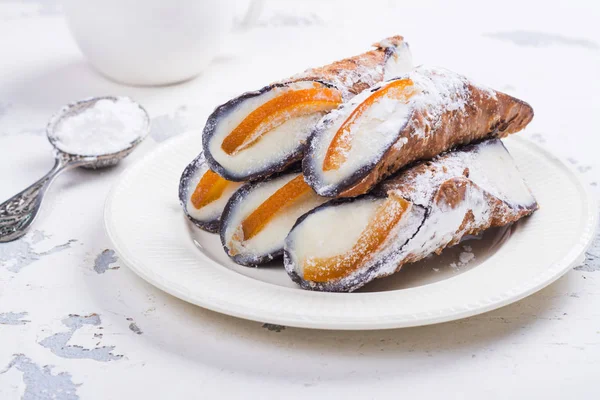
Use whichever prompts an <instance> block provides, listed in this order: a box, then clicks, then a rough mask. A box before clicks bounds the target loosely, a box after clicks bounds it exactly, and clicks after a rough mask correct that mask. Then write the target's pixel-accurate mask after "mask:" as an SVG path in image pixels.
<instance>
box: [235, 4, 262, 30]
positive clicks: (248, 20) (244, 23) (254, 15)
mask: <svg viewBox="0 0 600 400" xmlns="http://www.w3.org/2000/svg"><path fill="white" fill-rule="evenodd" d="M264 3H265V1H264V0H250V4H249V5H248V9H247V10H246V14H245V15H244V18H242V20H241V22H240V25H239V27H240V28H242V29H249V28H250V27H251V26H252V25H255V24H256V23H257V22H258V17H260V13H261V12H262V9H263V5H264Z"/></svg>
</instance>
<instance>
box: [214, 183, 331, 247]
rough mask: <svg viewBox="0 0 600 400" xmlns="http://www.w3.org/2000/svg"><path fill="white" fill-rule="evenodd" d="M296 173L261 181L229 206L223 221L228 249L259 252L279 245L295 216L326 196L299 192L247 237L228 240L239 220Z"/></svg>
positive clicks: (314, 205)
mask: <svg viewBox="0 0 600 400" xmlns="http://www.w3.org/2000/svg"><path fill="white" fill-rule="evenodd" d="M298 175H299V174H290V175H285V176H282V177H280V178H277V179H274V180H273V181H270V182H266V183H263V184H261V185H260V186H259V187H257V188H256V189H255V190H253V191H251V192H250V193H248V194H247V195H246V197H245V198H244V199H242V200H241V201H240V202H239V203H238V204H237V205H236V207H235V209H234V210H232V213H231V214H230V216H229V218H228V220H227V221H225V223H226V224H227V225H226V228H225V238H226V243H227V245H228V247H230V250H234V252H236V253H238V254H252V255H263V254H268V253H271V252H274V251H277V250H279V249H282V248H283V243H284V240H285V237H286V236H287V234H288V233H289V231H290V229H292V226H294V224H295V223H296V220H297V219H298V218H299V217H300V216H301V215H303V214H305V213H307V212H308V211H310V210H312V209H313V208H315V207H317V206H319V205H321V204H323V203H324V202H325V201H327V200H329V199H327V198H324V197H320V196H318V195H317V194H315V193H314V192H312V191H311V192H310V193H307V194H304V195H302V197H301V198H299V199H298V201H296V202H293V203H290V205H289V206H287V207H285V208H284V209H283V210H281V211H280V212H278V213H277V214H276V215H275V216H274V217H273V218H272V219H271V220H270V221H269V222H268V223H267V225H266V226H265V227H264V228H263V229H262V230H261V231H260V232H259V233H258V234H257V235H256V236H254V237H252V238H251V239H250V240H245V241H243V242H239V241H232V237H233V235H234V233H235V232H236V231H237V230H238V229H240V227H241V224H242V222H243V221H244V220H245V219H246V218H247V217H248V216H249V215H250V214H252V212H254V210H256V209H257V208H258V207H259V206H260V205H261V204H262V203H264V202H265V201H266V200H267V199H268V198H269V197H271V196H272V195H273V194H274V193H275V192H276V191H277V190H279V189H280V188H281V187H283V186H284V185H285V184H287V183H288V182H289V181H291V180H292V179H294V178H296V177H297V176H298Z"/></svg>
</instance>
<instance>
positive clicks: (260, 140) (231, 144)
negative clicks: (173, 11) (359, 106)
mask: <svg viewBox="0 0 600 400" xmlns="http://www.w3.org/2000/svg"><path fill="white" fill-rule="evenodd" d="M374 46H375V47H376V49H375V50H371V51H369V52H366V53H363V54H361V55H358V56H355V57H352V58H348V59H345V60H341V61H337V62H334V63H333V64H330V65H327V66H324V67H321V68H315V69H311V70H308V71H305V72H304V73H302V74H300V75H296V76H293V77H291V78H290V79H288V80H284V81H281V82H278V83H274V84H271V85H269V86H265V87H264V88H262V89H260V90H257V91H254V92H247V93H244V94H242V95H240V96H238V97H236V98H234V99H232V100H230V101H228V102H227V103H225V104H223V105H220V106H219V107H217V108H216V109H215V111H214V112H213V113H212V114H211V115H210V116H209V118H208V121H207V123H206V126H205V128H204V134H203V148H204V153H205V155H206V159H207V162H208V164H209V165H210V168H211V169H212V170H213V171H215V172H217V173H218V174H219V175H221V176H222V177H224V178H225V179H228V180H231V181H248V180H255V179H258V178H264V177H267V176H270V175H272V174H274V173H276V172H280V171H283V170H285V169H286V168H287V167H289V166H290V165H291V164H293V163H294V162H296V161H299V160H300V159H301V158H302V154H303V150H304V147H305V144H306V139H307V137H308V135H309V134H310V132H311V130H312V128H313V127H314V126H315V124H316V123H317V122H318V121H319V120H320V119H321V117H322V116H323V115H324V114H326V113H327V112H329V111H330V110H332V109H334V108H336V107H337V106H338V105H339V104H341V103H342V102H343V101H345V100H347V99H349V98H351V97H352V96H354V95H355V94H357V93H359V92H361V91H362V90H364V89H366V88H368V87H371V86H373V85H374V84H376V83H378V82H381V81H382V80H384V79H389V78H392V77H394V76H398V75H400V74H402V73H405V72H407V71H408V70H409V69H410V68H411V67H412V61H411V57H410V51H409V49H408V45H407V44H406V43H405V42H404V40H403V38H402V37H401V36H394V37H390V38H388V39H385V40H383V41H381V42H379V43H377V44H375V45H374Z"/></svg>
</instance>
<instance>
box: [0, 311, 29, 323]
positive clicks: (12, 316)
mask: <svg viewBox="0 0 600 400" xmlns="http://www.w3.org/2000/svg"><path fill="white" fill-rule="evenodd" d="M26 316H27V312H25V311H22V312H6V313H0V325H25V324H27V323H28V322H31V321H29V320H26V319H23V318H25V317H26Z"/></svg>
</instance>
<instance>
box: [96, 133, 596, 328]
mask: <svg viewBox="0 0 600 400" xmlns="http://www.w3.org/2000/svg"><path fill="white" fill-rule="evenodd" d="M505 144H506V146H507V147H508V149H509V150H510V152H511V154H512V155H513V157H514V158H515V160H516V162H517V164H518V165H519V168H520V170H521V172H522V173H523V175H524V177H525V179H526V181H527V182H528V184H529V186H530V188H531V190H532V191H533V193H534V195H535V196H536V198H537V200H538V202H539V204H540V206H541V208H540V210H539V211H537V212H536V213H535V214H534V215H533V216H531V217H530V218H527V219H525V220H523V221H521V222H519V223H518V224H516V225H515V226H513V227H511V228H510V229H498V230H494V231H491V232H489V233H487V234H486V235H484V237H483V238H482V239H479V240H470V241H468V242H464V243H463V244H462V245H459V246H456V247H455V248H453V249H448V250H447V251H445V252H444V254H442V256H439V257H435V258H431V259H429V260H426V261H424V262H421V263H417V264H413V265H408V266H406V267H404V268H403V270H402V271H400V272H399V273H397V274H396V275H394V276H392V277H390V278H386V279H380V280H377V281H375V282H373V283H371V284H369V285H367V286H366V287H365V288H364V289H362V290H361V291H359V292H356V293H320V292H310V291H304V290H302V289H299V288H298V287H297V286H296V285H295V284H294V283H292V282H291V280H290V279H289V278H288V277H287V275H286V273H285V272H284V270H283V268H282V265H281V263H279V264H277V263H275V264H273V265H270V266H267V267H264V268H247V267H241V266H238V265H236V264H234V263H232V262H231V261H230V260H229V258H228V257H227V256H226V255H225V253H224V252H223V250H222V248H221V243H220V241H219V238H218V236H217V235H212V234H208V233H205V232H202V231H200V230H198V229H196V228H195V227H193V226H192V225H191V224H190V223H189V222H188V221H187V219H186V218H185V217H184V215H183V212H182V210H181V208H180V206H179V202H178V197H177V188H178V184H179V177H180V174H181V172H182V171H183V169H184V167H185V166H186V165H187V164H188V162H190V161H191V160H192V159H193V158H194V157H195V156H196V155H197V153H198V152H199V151H200V149H201V135H200V133H192V134H188V135H184V136H180V137H178V138H175V139H173V140H171V141H169V142H167V143H166V144H164V145H162V146H161V147H160V148H159V149H157V150H156V151H155V152H153V153H151V154H149V155H148V156H146V157H145V158H144V159H143V160H141V161H140V162H139V163H137V164H136V165H134V166H133V167H131V168H129V169H128V170H127V171H126V172H125V173H124V174H123V175H122V177H121V179H120V180H119V182H118V183H117V184H116V185H115V187H114V188H113V189H112V191H111V193H110V195H109V197H108V200H107V203H106V208H105V214H104V219H105V224H106V230H107V232H108V235H109V237H110V238H111V240H112V241H113V243H114V246H115V250H116V251H117V253H118V254H119V256H120V257H121V260H122V261H123V262H124V263H125V264H126V265H128V266H129V267H130V268H131V269H132V270H133V271H134V272H135V273H137V274H138V275H139V276H141V277H142V278H144V279H145V280H147V281H148V282H150V283H151V284H153V285H155V286H156V287H158V288H160V289H162V290H164V291H165V292H168V293H170V294H172V295H173V296H176V297H179V298H180V299H183V300H185V301H188V302H190V303H193V304H196V305H199V306H202V307H205V308H208V309H211V310H214V311H217V312H221V313H224V314H229V315H233V316H236V317H241V318H246V319H251V320H256V321H260V322H270V323H275V324H281V325H287V326H296V327H307V328H323V329H384V328H398V327H407V326H417V325H426V324H432V323H438V322H444V321H450V320H455V319H459V318H464V317H468V316H471V315H475V314H479V313H483V312H486V311H489V310H493V309H495V308H498V307H501V306H504V305H506V304H509V303H512V302H515V301H517V300H519V299H522V298H523V297H525V296H527V295H530V294H532V293H534V292H536V291H537V290H540V289H541V288H543V287H545V286H546V285H548V284H550V283H551V282H553V281H554V280H556V279H557V278H559V277H560V276H561V275H563V274H564V273H565V272H567V271H568V270H569V269H570V268H571V267H572V266H573V265H574V264H576V263H577V262H578V261H580V260H581V258H582V257H583V255H584V252H585V250H586V249H587V247H588V245H589V244H590V242H591V240H592V238H593V233H594V229H595V226H596V216H597V209H596V207H595V204H594V201H593V200H592V198H591V196H590V195H589V193H588V192H587V190H586V189H585V187H584V186H583V185H582V184H581V183H580V182H579V180H578V179H577V177H576V176H575V174H574V173H572V172H571V171H570V170H569V169H568V168H567V167H565V166H564V165H563V164H562V163H561V162H560V161H558V160H557V159H556V158H555V157H553V156H552V155H550V154H549V153H547V152H546V151H544V150H542V149H541V148H539V147H538V146H536V145H534V144H533V143H530V142H528V141H526V140H523V139H520V138H518V137H513V138H510V139H507V140H505ZM465 245H467V246H471V247H472V250H471V251H472V253H473V254H475V259H473V260H471V261H470V262H469V263H468V264H466V265H460V263H459V261H460V253H461V252H464V251H465V249H464V247H463V246H465ZM467 249H468V248H467ZM464 259H465V257H464V255H463V260H464ZM453 263H455V264H457V263H458V264H459V265H458V267H456V266H454V265H453ZM451 265H452V266H451Z"/></svg>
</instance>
